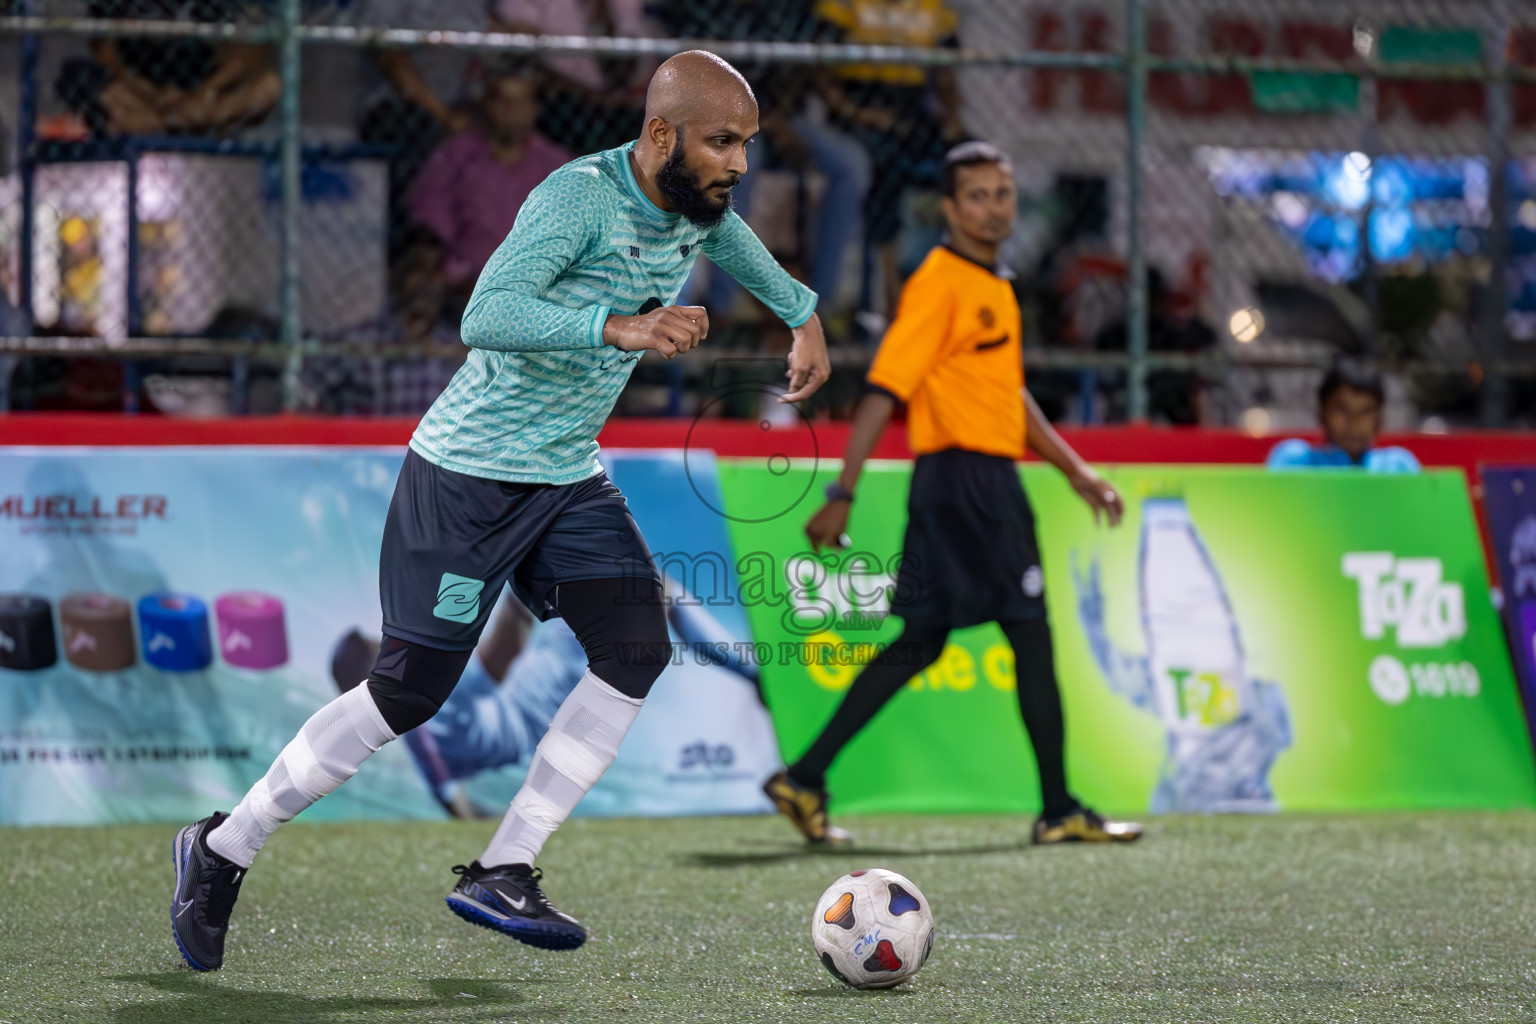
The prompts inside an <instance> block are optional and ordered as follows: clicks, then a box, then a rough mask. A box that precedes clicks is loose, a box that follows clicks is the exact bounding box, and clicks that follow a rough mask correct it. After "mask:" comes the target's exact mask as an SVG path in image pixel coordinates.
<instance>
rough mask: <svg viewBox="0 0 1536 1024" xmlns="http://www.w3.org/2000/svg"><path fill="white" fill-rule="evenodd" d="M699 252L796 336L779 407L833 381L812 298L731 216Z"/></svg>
mask: <svg viewBox="0 0 1536 1024" xmlns="http://www.w3.org/2000/svg"><path fill="white" fill-rule="evenodd" d="M703 250H704V255H706V256H708V257H709V258H710V260H712V261H713V262H714V264H715V266H717V267H719V268H720V269H721V270H723V271H725V272H726V273H727V274H730V275H731V276H732V277H734V278H735V279H736V281H737V283H738V284H740V285H741V286H742V287H743V288H745V289H746V290H747V291H749V292H751V293H752V294H753V295H755V296H757V297H758V298H759V299H760V300H762V302H763V304H764V305H766V306H767V307H768V308H769V309H771V310H773V311H774V313H775V314H777V315H778V316H779V318H780V319H782V320H783V321H784V322H785V323H786V324H788V325H789V326H790V329H791V330H793V331H794V344H793V345H792V346H791V347H790V350H789V370H788V372H786V373H785V376H786V377H788V378H789V393H788V394H786V395H784V396H783V397H782V398H780V399H779V401H781V402H799V401H802V400H804V399H806V398H809V397H810V396H811V395H812V394H814V393H815V392H816V389H817V388H819V387H821V386H822V384H824V383H826V381H827V378H828V377H830V376H832V368H831V364H830V361H829V360H828V359H827V340H826V338H825V336H823V334H822V333H821V320H820V319H819V318H818V317H817V316H816V293H815V292H813V291H811V290H810V289H809V288H807V287H806V286H805V285H803V284H801V283H800V282H799V281H796V280H795V279H794V278H793V277H790V276H789V272H788V271H786V270H785V269H784V268H783V267H781V266H779V264H778V261H777V260H775V259H774V258H773V256H771V255H770V254H769V252H768V250H767V249H765V248H764V247H763V243H762V242H760V241H758V238H757V236H756V235H754V234H753V233H752V229H751V228H749V227H747V225H746V223H745V222H744V221H743V220H742V219H741V218H740V217H739V216H737V215H736V214H735V213H728V214H726V215H725V219H724V220H722V221H721V222H720V226H719V227H717V228H715V229H714V230H713V231H711V232H710V233H709V237H707V238H706V239H705V240H704V243H703Z"/></svg>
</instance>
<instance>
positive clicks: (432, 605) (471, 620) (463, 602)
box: [379, 451, 661, 650]
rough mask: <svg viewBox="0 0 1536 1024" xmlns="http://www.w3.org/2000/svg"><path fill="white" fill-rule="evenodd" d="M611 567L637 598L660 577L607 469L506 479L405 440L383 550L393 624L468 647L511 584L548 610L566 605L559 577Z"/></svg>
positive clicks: (581, 576)
mask: <svg viewBox="0 0 1536 1024" xmlns="http://www.w3.org/2000/svg"><path fill="white" fill-rule="evenodd" d="M611 577H633V578H634V579H635V593H636V596H637V599H639V598H642V597H643V596H645V595H647V594H649V593H651V590H650V589H649V588H650V585H651V583H659V581H660V578H661V577H660V576H659V575H658V574H657V572H656V566H655V564H654V563H653V562H652V560H651V550H650V548H648V547H647V546H646V543H645V538H644V537H642V536H640V528H639V527H638V526H636V525H635V520H634V517H633V516H631V515H630V514H629V504H628V503H627V502H625V500H624V496H623V495H622V494H620V493H619V489H618V488H617V487H615V486H614V485H613V483H612V482H611V481H610V480H609V479H608V476H607V474H605V473H599V474H598V475H597V476H595V477H592V478H591V479H589V480H582V481H580V482H579V483H574V484H559V485H556V484H522V483H503V482H501V481H499V480H487V479H484V478H482V477H477V476H467V475H465V474H463V473H455V472H453V471H452V470H447V469H443V468H442V467H441V466H437V465H434V464H433V463H431V462H428V461H427V460H426V459H424V458H422V457H421V456H420V455H417V454H416V452H415V451H407V452H406V455H405V465H403V466H401V467H400V479H399V480H398V481H397V482H396V483H395V496H394V498H393V499H392V500H391V501H390V503H389V516H388V518H387V519H386V520H385V521H384V545H383V548H382V549H381V550H380V552H379V599H380V601H381V602H382V604H383V606H384V632H385V633H387V634H389V635H390V636H393V637H398V638H399V639H401V640H409V641H412V642H414V643H419V644H424V645H426V646H428V647H437V648H440V649H443V650H469V649H471V648H473V647H474V646H475V643H476V642H477V641H478V640H479V638H480V631H481V630H482V629H484V628H485V622H486V619H487V618H489V616H490V614H491V609H492V607H493V606H494V605H495V604H496V598H497V597H498V596H499V595H500V594H501V588H502V586H503V585H504V584H506V583H509V582H510V583H511V584H512V589H513V591H514V592H515V593H516V594H517V596H518V599H519V600H521V601H522V602H523V603H524V604H526V605H527V606H528V608H529V610H531V611H532V612H533V613H534V614H535V615H537V616H538V617H539V618H540V619H547V618H550V617H551V616H553V615H555V614H558V613H557V612H556V611H555V607H554V594H555V588H556V587H558V586H559V584H561V583H569V582H572V581H574V580H595V579H608V578H611Z"/></svg>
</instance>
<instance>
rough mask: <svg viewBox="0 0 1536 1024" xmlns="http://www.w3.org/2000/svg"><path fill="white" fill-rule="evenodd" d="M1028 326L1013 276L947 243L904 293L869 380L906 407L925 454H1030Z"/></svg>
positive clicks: (915, 441) (916, 444) (914, 438)
mask: <svg viewBox="0 0 1536 1024" xmlns="http://www.w3.org/2000/svg"><path fill="white" fill-rule="evenodd" d="M1023 336H1024V327H1023V323H1022V321H1021V318H1020V316H1019V301H1018V299H1017V298H1016V297H1015V296H1014V294H1013V286H1012V285H1011V284H1010V283H1009V281H1008V279H1007V278H1004V277H1001V276H999V275H998V273H996V272H995V271H993V270H990V269H988V268H987V267H984V266H982V265H981V264H979V263H975V262H972V261H971V260H968V259H966V258H965V257H964V256H961V255H960V254H959V253H956V252H954V251H953V250H951V249H948V248H945V247H943V246H940V247H939V248H936V249H934V250H933V251H932V252H930V253H929V254H928V257H927V258H926V259H924V260H923V265H922V266H920V267H918V268H917V273H915V274H913V275H912V277H911V278H910V279H908V281H907V286H906V287H905V288H904V289H902V292H901V303H900V305H899V306H898V307H897V309H896V319H895V320H894V321H892V322H891V326H890V329H889V330H888V331H887V332H886V334H885V340H884V341H883V342H881V343H880V351H879V352H878V353H877V354H876V356H875V361H874V364H873V365H872V366H870V368H869V382H870V383H871V384H874V385H875V386H877V387H881V388H884V389H885V390H887V391H889V392H890V393H891V394H893V395H895V396H896V397H897V398H899V399H901V400H902V401H904V402H906V403H907V433H908V437H909V438H910V440H911V443H912V450H913V451H914V452H916V453H917V454H919V455H922V454H924V453H925V452H936V451H941V450H943V449H945V448H965V449H967V450H969V451H973V452H984V453H986V454H988V455H1005V456H1007V457H1009V458H1012V459H1022V458H1023V457H1024V394H1023V388H1024V351H1023Z"/></svg>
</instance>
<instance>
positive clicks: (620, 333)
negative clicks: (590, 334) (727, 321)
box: [603, 306, 709, 359]
mask: <svg viewBox="0 0 1536 1024" xmlns="http://www.w3.org/2000/svg"><path fill="white" fill-rule="evenodd" d="M708 335H709V314H708V313H706V312H705V311H704V307H703V306H662V307H661V308H660V309H653V310H651V311H650V312H649V313H641V314H640V315H638V316H619V315H617V314H613V313H610V314H609V315H608V322H607V323H605V324H603V344H604V345H612V346H613V347H614V348H616V349H619V350H620V351H622V352H639V351H641V350H642V349H647V348H653V349H655V350H656V351H657V352H660V353H661V354H662V355H664V356H666V357H667V358H668V359H671V358H672V357H673V356H675V355H677V354H678V353H680V352H687V351H688V350H689V349H691V348H693V346H695V345H697V344H698V343H699V342H700V341H703V340H704V338H705V337H707V336H708Z"/></svg>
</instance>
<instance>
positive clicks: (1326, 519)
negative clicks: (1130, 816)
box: [720, 461, 1536, 813]
mask: <svg viewBox="0 0 1536 1024" xmlns="http://www.w3.org/2000/svg"><path fill="white" fill-rule="evenodd" d="M774 470H779V472H774ZM813 472H814V470H813V469H812V468H811V467H809V466H798V465H797V466H792V467H790V468H789V469H788V470H787V471H784V467H783V466H781V465H779V466H772V467H766V466H763V465H762V464H761V463H751V462H747V461H740V462H722V464H721V466H720V477H721V487H722V490H723V496H724V502H725V509H724V511H725V512H726V513H727V514H728V515H729V516H730V517H731V519H732V543H733V545H734V547H735V556H736V561H737V566H738V570H739V574H740V577H741V585H742V597H743V599H744V601H745V602H746V603H747V605H748V614H749V616H750V621H751V627H752V631H753V638H754V640H755V641H756V643H757V649H758V651H759V653H760V655H761V652H764V651H767V652H769V656H768V657H767V658H766V659H761V658H760V660H763V661H764V664H763V668H762V672H763V689H764V694H765V696H766V698H767V700H768V702H769V705H770V709H771V711H772V714H773V718H774V723H775V726H776V728H777V731H778V736H779V742H780V745H781V746H782V748H783V753H784V754H785V756H786V758H789V759H793V758H794V757H795V756H797V755H798V754H799V753H800V752H801V751H802V750H803V749H804V748H805V747H806V746H807V745H808V744H809V743H810V740H811V738H812V737H813V736H814V735H815V734H816V732H817V731H818V730H819V729H820V727H821V726H822V724H823V723H825V721H826V720H827V718H828V716H830V714H831V713H832V710H833V708H834V707H835V706H836V704H837V702H838V700H839V699H840V698H841V696H842V694H843V692H844V690H845V689H846V688H847V686H848V685H849V684H850V683H851V682H852V680H853V677H854V676H855V675H856V674H857V672H858V669H859V665H861V664H862V663H864V662H865V661H867V660H869V658H871V657H872V656H873V655H874V653H875V652H876V651H877V650H878V649H879V645H881V644H884V643H889V642H890V641H891V640H893V639H894V638H895V637H896V636H897V635H898V634H899V632H900V620H898V619H894V618H892V619H889V620H887V619H885V618H884V615H883V612H884V609H885V608H886V606H887V604H888V601H889V596H890V588H891V587H892V585H893V581H894V579H895V574H896V568H897V565H898V564H899V562H898V559H899V553H900V550H901V536H902V529H903V526H904V524H905V520H906V513H905V507H906V493H907V483H908V479H909V476H910V467H909V466H908V465H906V464H901V463H893V464H881V463H875V464H872V465H871V466H870V467H869V468H868V470H867V471H866V473H865V475H864V479H863V481H862V482H861V484H860V487H859V495H858V500H857V501H856V502H855V504H854V506H853V511H852V519H851V522H850V525H849V529H848V533H849V536H850V538H851V540H852V545H851V546H850V547H849V548H848V549H847V550H844V551H839V552H835V553H831V554H829V553H826V552H823V554H822V555H821V556H820V557H817V556H813V555H812V554H811V552H810V550H809V548H808V546H807V544H806V541H805V538H804V535H803V533H802V532H801V531H802V528H803V525H804V520H805V518H806V517H807V516H809V515H810V513H811V512H812V511H814V509H815V505H816V504H817V502H816V501H814V500H813V498H814V497H815V496H816V494H817V491H816V490H815V489H814V488H811V489H810V490H809V493H806V491H807V488H808V487H809V485H810V483H811V477H812V474H813ZM1022 472H1023V478H1024V482H1025V487H1026V490H1027V491H1028V492H1029V496H1030V500H1031V502H1032V503H1033V505H1034V507H1035V512H1036V516H1037V519H1038V523H1039V530H1040V546H1041V550H1042V552H1043V559H1044V566H1043V569H1044V576H1045V592H1046V598H1047V604H1048V607H1049V611H1050V618H1051V624H1052V627H1053V630H1054V635H1055V650H1056V666H1057V672H1058V675H1059V676H1060V679H1061V686H1062V692H1063V701H1064V705H1065V713H1066V719H1067V737H1068V771H1069V782H1070V784H1071V786H1072V788H1073V789H1074V791H1075V792H1076V793H1077V795H1078V796H1079V797H1080V798H1082V799H1083V800H1085V801H1087V802H1088V803H1090V804H1092V805H1094V806H1097V807H1100V808H1101V809H1104V810H1106V811H1116V812H1122V813H1123V812H1135V811H1145V810H1152V811H1225V810H1253V811H1264V810H1276V809H1285V810H1335V809H1338V810H1343V809H1351V810H1358V809H1369V808H1416V807H1508V806H1530V805H1532V804H1536V774H1533V768H1532V756H1531V750H1530V747H1529V744H1528V741H1527V739H1526V733H1525V727H1524V724H1523V718H1522V711H1521V708H1520V704H1519V701H1518V698H1517V696H1516V690H1515V685H1514V681H1513V675H1512V672H1511V668H1510V663H1509V657H1508V653H1507V651H1506V649H1505V647H1504V642H1503V638H1502V636H1501V634H1500V631H1499V624H1498V621H1497V618H1496V616H1495V612H1494V609H1493V607H1492V605H1491V602H1490V600H1489V590H1488V581H1487V577H1486V575H1485V570H1484V563H1483V559H1482V553H1481V549H1480V547H1479V542H1478V536H1477V531H1476V528H1475V525H1474V521H1473V516H1472V510H1471V507H1470V504H1469V502H1468V500H1467V494H1466V488H1465V486H1464V484H1463V482H1462V480H1461V478H1460V476H1459V475H1456V474H1453V473H1426V474H1424V475H1422V476H1417V477H1372V476H1366V475H1355V474H1344V473H1267V472H1264V471H1262V470H1249V469H1227V468H1189V467H1138V468H1124V469H1116V470H1111V471H1109V472H1108V476H1109V478H1110V479H1111V480H1112V481H1113V482H1114V484H1115V485H1116V486H1117V487H1118V488H1119V489H1120V491H1121V493H1122V494H1123V495H1124V497H1125V499H1126V505H1127V515H1126V520H1125V522H1124V523H1123V524H1122V525H1121V526H1120V527H1119V528H1118V529H1114V530H1110V529H1108V528H1105V527H1096V526H1095V525H1094V522H1093V517H1092V515H1091V514H1090V512H1089V510H1088V509H1087V507H1086V506H1085V505H1084V504H1083V503H1082V502H1081V501H1080V500H1079V499H1078V498H1077V497H1076V496H1075V495H1074V494H1073V493H1072V492H1071V491H1070V490H1069V489H1068V487H1067V486H1066V484H1065V482H1064V480H1063V479H1062V478H1061V477H1060V475H1059V474H1057V473H1055V471H1053V470H1049V469H1045V468H1041V467H1029V468H1025V469H1023V470H1022ZM803 493H805V494H806V497H805V498H804V500H803V501H801V502H800V503H799V504H798V505H797V506H796V507H794V508H792V509H790V510H789V511H787V512H785V513H784V514H781V515H777V516H765V515H764V514H763V510H764V509H769V510H775V511H777V510H779V509H782V508H784V506H785V505H786V501H785V497H784V496H785V495H786V494H788V495H800V494H803ZM1031 584H1033V585H1036V586H1037V585H1038V580H1030V581H1024V580H1021V581H1020V585H1021V586H1030V585H1031ZM1014 687H1015V680H1014V673H1013V654H1012V651H1011V650H1010V649H1009V648H1008V646H1007V644H1006V643H1005V641H1004V639H1003V636H1002V633H1001V631H1000V630H998V629H997V627H996V626H991V625H988V626H983V627H977V628H974V629H967V630H962V631H957V632H955V633H953V634H951V636H950V642H949V646H948V647H947V648H946V650H945V651H944V653H943V655H942V656H941V657H940V659H939V661H938V662H937V663H936V664H934V665H933V666H931V667H930V668H927V669H926V670H923V671H920V672H918V673H917V674H916V675H914V677H913V678H912V680H911V682H910V683H909V684H908V686H907V688H906V690H905V691H904V692H902V693H901V694H899V695H898V696H897V697H896V699H895V700H893V701H892V702H891V703H890V705H888V706H887V707H886V708H885V709H884V710H883V711H882V712H881V713H880V715H879V716H878V717H877V718H876V719H875V721H874V722H873V723H872V725H871V726H870V727H869V728H868V729H867V730H865V732H864V733H863V734H861V735H860V736H859V737H858V738H857V739H855V740H854V742H853V743H852V744H851V745H850V746H849V747H848V748H847V749H846V750H845V751H844V753H843V755H842V757H841V759H840V760H839V761H838V762H837V764H836V765H835V766H834V767H833V770H832V772H831V774H830V775H829V778H828V787H829V789H830V790H831V791H832V792H833V794H834V796H835V801H836V807H837V809H838V810H842V811H894V810H905V811H987V810H1008V811H1023V810H1030V809H1034V808H1035V807H1036V806H1037V804H1038V796H1037V784H1036V775H1035V767H1034V762H1033V758H1032V756H1031V754H1030V752H1029V747H1028V745H1027V743H1026V741H1025V736H1024V731H1023V726H1022V725H1021V723H1020V721H1019V715H1018V711H1017V705H1016V701H1015V695H1014Z"/></svg>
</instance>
